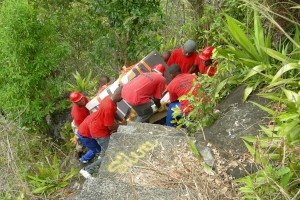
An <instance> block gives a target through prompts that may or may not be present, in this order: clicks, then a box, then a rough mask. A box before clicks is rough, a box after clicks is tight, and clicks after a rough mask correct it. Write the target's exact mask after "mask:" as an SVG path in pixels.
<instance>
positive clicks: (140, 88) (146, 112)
mask: <svg viewBox="0 0 300 200" xmlns="http://www.w3.org/2000/svg"><path fill="white" fill-rule="evenodd" d="M164 72H165V67H164V66H163V65H162V64H158V65H156V66H154V68H153V69H152V72H148V73H143V74H140V75H139V76H137V77H136V78H134V79H133V80H131V81H130V82H129V83H127V84H126V85H125V86H124V88H123V90H122V98H123V99H124V100H125V101H126V102H127V103H128V104H129V105H130V106H131V107H132V108H133V109H134V110H135V111H136V113H137V115H138V116H137V118H136V120H135V121H137V122H148V121H149V119H150V117H151V115H152V114H153V109H152V107H151V106H152V105H153V103H152V101H153V102H154V104H155V105H156V107H157V108H160V107H161V104H160V100H161V98H162V95H163V92H164V90H165V87H166V79H165V78H164Z"/></svg>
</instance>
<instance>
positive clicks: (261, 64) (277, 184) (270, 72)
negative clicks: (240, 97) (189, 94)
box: [218, 12, 300, 199]
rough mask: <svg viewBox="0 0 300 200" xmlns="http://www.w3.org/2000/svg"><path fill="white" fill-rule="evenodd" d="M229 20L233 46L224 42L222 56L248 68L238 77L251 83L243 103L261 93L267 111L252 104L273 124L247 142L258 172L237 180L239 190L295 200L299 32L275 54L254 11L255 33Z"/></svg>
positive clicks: (254, 195)
mask: <svg viewBox="0 0 300 200" xmlns="http://www.w3.org/2000/svg"><path fill="white" fill-rule="evenodd" d="M226 19H227V24H226V29H227V30H228V31H229V34H230V35H231V36H232V40H233V41H234V42H229V41H228V40H226V42H227V43H228V47H227V49H226V50H224V51H222V49H220V51H218V53H220V55H221V56H223V58H225V59H227V60H228V61H229V62H232V61H233V60H232V56H233V57H234V59H235V60H236V61H235V63H236V65H239V66H242V67H244V69H246V73H245V72H244V73H242V75H239V76H241V77H243V78H242V80H243V82H244V83H246V84H247V87H246V89H245V94H244V100H246V99H247V97H248V96H249V94H251V92H252V91H254V90H256V89H257V88H260V90H261V93H260V94H259V96H261V97H264V98H267V99H270V100H271V101H272V103H271V104H270V105H268V106H262V105H259V104H257V103H255V102H252V103H253V104H255V105H256V106H258V107H259V108H260V109H262V110H264V111H266V112H267V113H268V114H269V115H270V120H271V121H270V125H269V126H262V125H261V130H262V134H261V135H259V136H256V137H254V136H247V137H243V140H244V143H245V145H246V147H247V149H248V151H249V152H250V154H251V155H252V156H253V158H254V160H255V162H256V163H257V167H258V169H259V170H258V172H256V173H254V174H252V175H250V176H246V177H244V178H241V179H238V180H237V182H240V183H243V184H244V186H243V187H241V188H240V191H241V192H243V194H244V195H245V196H244V198H245V199H297V198H299V189H298V188H299V184H300V181H299V175H300V174H299V161H300V157H299V153H298V151H299V148H300V126H299V124H300V109H299V108H300V101H299V89H300V87H299V81H300V78H299V70H300V63H299V61H298V60H295V59H294V57H293V55H294V54H295V53H294V52H298V51H299V31H297V29H298V28H297V27H296V28H295V30H296V31H295V32H294V37H293V39H292V37H289V40H290V41H289V42H282V43H280V46H279V47H277V48H276V49H275V48H274V47H273V46H272V45H271V42H270V41H271V38H270V32H268V33H265V32H264V31H263V26H262V22H261V19H260V17H259V16H258V14H257V13H256V12H254V26H253V27H254V30H251V29H247V27H245V25H244V24H242V23H240V22H238V21H237V20H235V19H233V18H231V17H229V16H226ZM243 30H247V32H245V31H243ZM291 40H292V41H291ZM285 41H286V40H285ZM291 44H293V45H291ZM291 47H292V48H291Z"/></svg>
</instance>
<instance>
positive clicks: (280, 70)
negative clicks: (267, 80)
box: [271, 63, 300, 84]
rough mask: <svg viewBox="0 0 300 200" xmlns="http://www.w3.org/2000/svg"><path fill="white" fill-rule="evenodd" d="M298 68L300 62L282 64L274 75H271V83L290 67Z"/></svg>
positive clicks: (290, 68) (299, 67)
mask: <svg viewBox="0 0 300 200" xmlns="http://www.w3.org/2000/svg"><path fill="white" fill-rule="evenodd" d="M297 68H298V69H300V64H297V63H289V64H286V65H284V66H283V67H281V68H280V69H279V70H278V72H277V73H276V74H275V76H274V77H273V79H272V81H271V84H272V83H274V82H275V81H277V79H278V78H279V77H280V76H282V75H283V74H284V73H285V72H287V71H289V70H292V69H297Z"/></svg>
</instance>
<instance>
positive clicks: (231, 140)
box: [196, 86, 269, 156]
mask: <svg viewBox="0 0 300 200" xmlns="http://www.w3.org/2000/svg"><path fill="white" fill-rule="evenodd" d="M244 89H245V87H244V86H240V87H238V88H236V89H235V90H234V91H233V92H231V93H230V94H229V95H228V97H226V99H225V100H224V101H223V102H221V103H220V105H219V106H218V109H219V110H220V112H221V114H220V116H219V118H218V119H217V120H216V121H215V122H214V124H213V125H211V126H210V127H206V128H204V135H205V139H206V141H205V140H204V136H203V134H202V133H199V134H196V139H197V140H199V141H205V142H209V143H212V144H213V145H215V146H217V147H218V148H220V149H222V150H223V156H226V152H228V151H231V152H232V153H233V154H238V155H241V154H243V153H245V152H247V149H246V147H245V145H244V143H243V141H242V139H241V137H242V136H248V135H257V134H259V126H258V125H259V124H264V123H265V121H266V120H265V117H266V116H267V113H266V112H265V111H263V110H261V109H259V108H258V107H257V106H256V105H254V104H252V103H250V102H249V101H254V102H256V103H259V104H261V105H266V104H267V103H268V102H269V101H268V100H266V99H263V98H260V97H258V96H257V95H256V94H252V95H251V96H250V97H249V99H248V102H243V101H242V99H243V95H244Z"/></svg>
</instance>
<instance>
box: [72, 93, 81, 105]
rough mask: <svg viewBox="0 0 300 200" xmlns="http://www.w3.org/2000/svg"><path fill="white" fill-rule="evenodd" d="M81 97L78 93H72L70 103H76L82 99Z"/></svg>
mask: <svg viewBox="0 0 300 200" xmlns="http://www.w3.org/2000/svg"><path fill="white" fill-rule="evenodd" d="M82 97H83V95H82V94H81V93H80V92H72V93H71V94H70V99H71V101H72V102H74V103H76V102H78V101H80V100H81V99H82Z"/></svg>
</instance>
